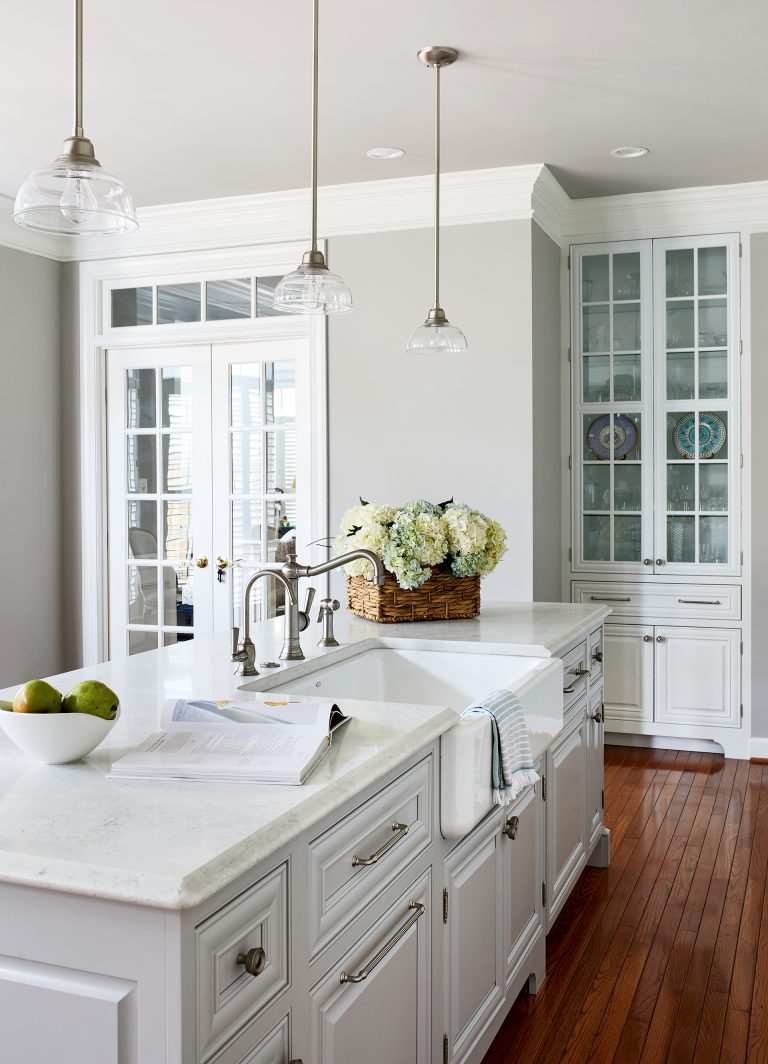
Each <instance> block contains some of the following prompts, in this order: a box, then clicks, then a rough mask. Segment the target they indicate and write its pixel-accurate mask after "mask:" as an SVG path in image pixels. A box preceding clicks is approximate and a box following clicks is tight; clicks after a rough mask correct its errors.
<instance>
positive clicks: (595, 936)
mask: <svg viewBox="0 0 768 1064" xmlns="http://www.w3.org/2000/svg"><path fill="white" fill-rule="evenodd" d="M605 804H606V808H605V822H606V825H607V826H608V827H610V828H611V847H612V860H611V866H610V868H607V869H597V868H587V869H586V870H585V872H584V874H583V875H582V877H581V880H580V881H579V883H578V884H577V886H576V887H575V889H574V891H573V894H572V895H571V897H570V898H569V899H568V902H567V904H566V906H565V908H564V909H563V911H562V913H561V915H560V917H559V918H558V920H557V922H556V923H555V926H554V927H553V929H552V931H551V932H550V934H549V937H548V939H547V978H546V980H545V982H544V985H543V986H542V988H541V989H540V991H539V993H538V994H537V995H535V996H533V995H531V996H529V995H527V994H525V993H524V994H522V995H521V996H520V997H519V998H518V1000H517V1001H516V1002H515V1004H514V1006H513V1008H512V1010H511V1012H510V1013H509V1015H508V1016H507V1018H506V1020H505V1021H504V1025H503V1027H502V1028H501V1030H500V1031H499V1034H498V1035H497V1037H496V1040H495V1041H494V1043H493V1045H492V1046H491V1049H490V1050H489V1052H488V1053H487V1055H486V1057H485V1060H484V1064H528V1062H531V1064H532V1062H534V1061H535V1062H536V1064H547V1062H555V1061H567V1062H568V1064H578V1062H581V1061H591V1062H597V1064H602V1062H605V1064H608V1062H609V1061H616V1062H622V1064H651V1062H659V1064H663V1062H670V1064H672V1062H674V1064H681V1062H683V1061H693V1062H695V1064H708V1062H710V1061H711V1062H713V1064H714V1062H728V1064H736V1062H745V1061H749V1062H750V1064H765V1062H768V889H767V884H766V869H767V868H768V765H767V766H763V765H751V764H750V763H749V762H748V761H733V760H728V759H723V758H722V757H717V756H715V755H714V754H700V753H687V752H685V753H683V752H681V753H678V752H675V751H661V750H644V749H633V748H630V747H617V746H609V747H606V760H605Z"/></svg>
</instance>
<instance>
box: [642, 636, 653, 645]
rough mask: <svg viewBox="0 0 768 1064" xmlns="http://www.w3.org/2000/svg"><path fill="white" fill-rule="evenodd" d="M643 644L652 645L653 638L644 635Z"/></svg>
mask: <svg viewBox="0 0 768 1064" xmlns="http://www.w3.org/2000/svg"><path fill="white" fill-rule="evenodd" d="M643 642H644V643H652V642H653V636H652V635H644V636H643Z"/></svg>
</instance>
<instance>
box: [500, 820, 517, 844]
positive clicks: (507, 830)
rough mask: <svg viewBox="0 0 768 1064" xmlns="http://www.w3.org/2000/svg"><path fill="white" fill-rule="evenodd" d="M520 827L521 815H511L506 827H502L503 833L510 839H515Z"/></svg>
mask: <svg viewBox="0 0 768 1064" xmlns="http://www.w3.org/2000/svg"><path fill="white" fill-rule="evenodd" d="M519 827H520V817H519V816H511V817H510V818H509V820H508V821H507V822H506V824H505V825H504V827H503V828H502V829H501V834H502V835H506V836H507V838H508V839H512V840H513V841H514V839H516V838H517V829H518V828H519Z"/></svg>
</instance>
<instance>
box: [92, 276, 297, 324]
mask: <svg viewBox="0 0 768 1064" xmlns="http://www.w3.org/2000/svg"><path fill="white" fill-rule="evenodd" d="M279 282H280V276H263V277H262V276H254V275H248V274H244V275H243V276H240V277H224V278H221V277H215V278H210V279H202V280H194V281H174V282H162V283H160V282H158V283H157V284H141V285H131V286H127V287H125V288H112V289H111V291H110V299H109V325H110V328H112V329H132V328H137V327H139V326H142V325H179V324H182V323H184V324H186V323H189V322H212V321H241V320H246V321H252V320H253V319H254V318H268V317H273V316H275V317H282V316H283V315H281V314H280V312H279V311H277V310H275V308H274V295H275V288H276V287H277V285H278V284H279Z"/></svg>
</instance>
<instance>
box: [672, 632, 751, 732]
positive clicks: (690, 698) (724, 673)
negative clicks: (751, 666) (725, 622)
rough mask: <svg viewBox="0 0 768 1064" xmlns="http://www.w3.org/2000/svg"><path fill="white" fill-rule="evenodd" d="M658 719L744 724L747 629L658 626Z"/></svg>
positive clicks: (722, 724)
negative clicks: (742, 698) (742, 678)
mask: <svg viewBox="0 0 768 1064" xmlns="http://www.w3.org/2000/svg"><path fill="white" fill-rule="evenodd" d="M655 646H656V720H657V721H658V722H659V723H660V724H694V725H702V724H703V725H707V726H710V727H711V726H712V725H715V726H717V725H720V726H725V727H734V728H735V727H738V726H739V724H740V711H739V701H740V676H741V631H740V630H739V629H727V628H723V629H720V628H663V627H661V626H658V625H657V627H656V635H655Z"/></svg>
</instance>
